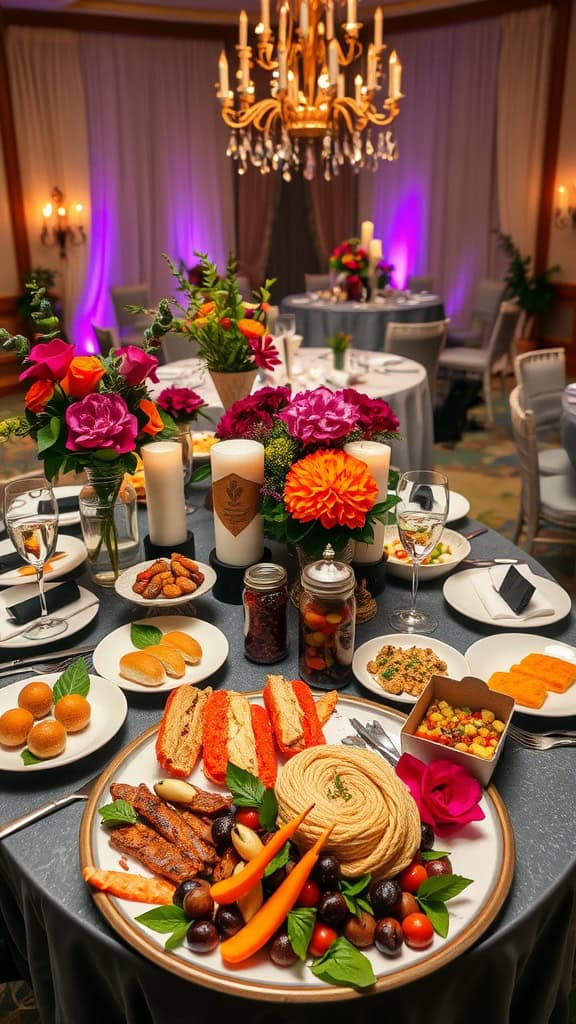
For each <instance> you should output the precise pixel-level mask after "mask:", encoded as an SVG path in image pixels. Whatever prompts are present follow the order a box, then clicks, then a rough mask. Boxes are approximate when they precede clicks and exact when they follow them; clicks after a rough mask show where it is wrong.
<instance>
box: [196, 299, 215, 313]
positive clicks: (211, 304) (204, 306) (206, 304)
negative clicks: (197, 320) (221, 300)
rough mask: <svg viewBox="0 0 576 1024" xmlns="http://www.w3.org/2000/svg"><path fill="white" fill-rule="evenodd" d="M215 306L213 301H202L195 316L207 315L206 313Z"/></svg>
mask: <svg viewBox="0 0 576 1024" xmlns="http://www.w3.org/2000/svg"><path fill="white" fill-rule="evenodd" d="M215 306H216V303H215V302H212V301H211V302H203V303H202V305H201V306H200V308H199V309H198V312H197V313H196V317H203V316H208V314H209V313H211V312H212V311H213V310H214V308H215Z"/></svg>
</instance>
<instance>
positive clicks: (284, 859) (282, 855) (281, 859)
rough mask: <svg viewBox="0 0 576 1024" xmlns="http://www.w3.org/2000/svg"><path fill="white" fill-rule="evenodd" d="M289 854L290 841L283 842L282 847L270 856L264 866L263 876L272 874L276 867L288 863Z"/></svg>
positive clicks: (281, 866)
mask: <svg viewBox="0 0 576 1024" xmlns="http://www.w3.org/2000/svg"><path fill="white" fill-rule="evenodd" d="M289 856H290V843H284V846H283V847H282V849H281V850H280V851H279V852H278V853H277V854H276V856H275V857H273V858H272V860H271V861H270V863H269V864H268V865H267V866H266V868H265V871H264V878H267V877H268V875H273V874H274V872H275V871H277V870H278V868H283V867H284V865H285V864H287V863H288V858H289Z"/></svg>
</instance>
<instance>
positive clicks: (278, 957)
mask: <svg viewBox="0 0 576 1024" xmlns="http://www.w3.org/2000/svg"><path fill="white" fill-rule="evenodd" d="M268 955H269V957H270V959H271V961H272V963H274V964H276V966H277V967H291V966H292V964H295V963H296V961H297V959H298V956H297V954H296V953H295V952H294V950H293V949H292V945H291V943H290V939H289V938H288V932H287V931H286V929H285V928H281V929H280V931H278V932H276V935H275V936H274V938H272V939H271V940H270V942H269V944H268Z"/></svg>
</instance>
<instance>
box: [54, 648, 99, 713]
mask: <svg viewBox="0 0 576 1024" xmlns="http://www.w3.org/2000/svg"><path fill="white" fill-rule="evenodd" d="M53 692H54V703H56V701H57V700H60V697H66V696H67V695H68V694H69V693H79V694H80V695H81V696H82V697H87V696H88V694H89V693H90V676H89V675H88V668H87V666H86V662H85V661H84V658H77V659H76V661H73V662H72V664H71V665H68V668H67V669H66V671H65V672H63V673H62V675H61V676H60V678H59V679H57V680H56V682H55V683H54V686H53Z"/></svg>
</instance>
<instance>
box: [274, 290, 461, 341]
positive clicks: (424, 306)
mask: <svg viewBox="0 0 576 1024" xmlns="http://www.w3.org/2000/svg"><path fill="white" fill-rule="evenodd" d="M280 311H281V312H282V313H293V314H294V316H295V317H296V332H297V334H301V335H302V337H303V339H304V341H303V344H304V345H312V346H315V345H325V344H326V342H327V340H328V338H330V337H331V336H332V335H334V334H336V333H337V332H338V331H344V333H345V334H351V335H352V344H353V345H354V348H362V349H367V350H368V351H377V350H378V349H380V350H381V349H383V348H384V335H385V334H386V324H387V323H389V321H390V320H394V321H400V322H402V323H429V322H430V321H432V320H443V319H444V305H443V303H442V300H441V299H440V297H439V296H438V295H428V296H412V298H410V299H406V300H405V301H402V302H399V301H391V300H390V301H386V302H329V301H325V300H323V301H318V300H313V299H311V298H309V297H308V296H307V295H287V296H286V298H284V299H282V302H281V303H280Z"/></svg>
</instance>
